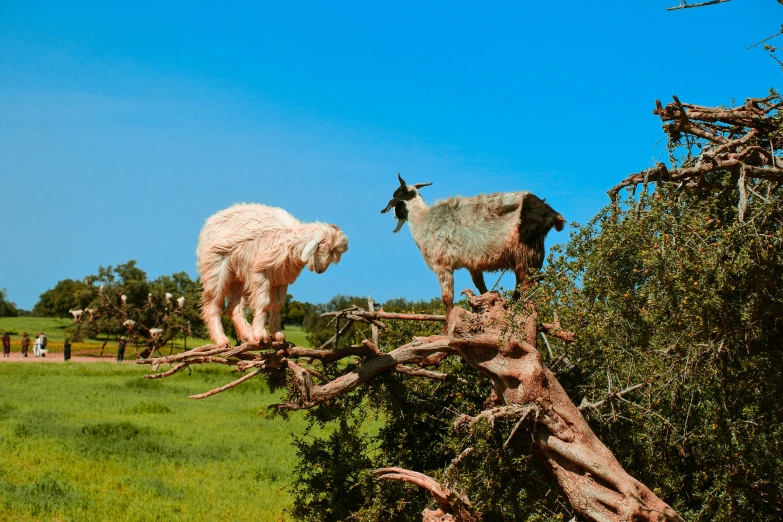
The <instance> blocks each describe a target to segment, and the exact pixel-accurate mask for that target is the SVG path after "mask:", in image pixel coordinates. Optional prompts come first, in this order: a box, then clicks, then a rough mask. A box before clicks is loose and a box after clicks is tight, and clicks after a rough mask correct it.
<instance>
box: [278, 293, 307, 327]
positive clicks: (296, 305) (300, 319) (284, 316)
mask: <svg viewBox="0 0 783 522" xmlns="http://www.w3.org/2000/svg"><path fill="white" fill-rule="evenodd" d="M314 307H315V305H314V304H312V303H306V302H302V301H295V300H294V296H292V295H291V294H288V295H286V299H285V304H284V305H283V308H282V310H281V311H280V319H281V321H282V323H283V326H285V325H288V324H290V325H297V326H302V325H303V324H304V322H305V317H307V315H308V314H309V313H311V312H312V310H313V308H314Z"/></svg>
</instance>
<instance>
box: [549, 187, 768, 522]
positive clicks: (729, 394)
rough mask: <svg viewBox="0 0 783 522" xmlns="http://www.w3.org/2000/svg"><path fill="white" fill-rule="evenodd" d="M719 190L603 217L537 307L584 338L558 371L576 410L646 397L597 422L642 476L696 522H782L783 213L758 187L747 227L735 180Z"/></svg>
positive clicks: (576, 239)
mask: <svg viewBox="0 0 783 522" xmlns="http://www.w3.org/2000/svg"><path fill="white" fill-rule="evenodd" d="M720 181H723V182H724V186H726V187H729V188H725V189H723V190H721V191H719V192H718V193H714V194H708V195H705V194H700V193H693V192H677V191H675V190H673V189H671V188H670V187H666V186H663V187H659V188H658V189H657V190H656V191H655V192H654V193H649V192H647V191H644V192H643V193H642V195H641V196H640V197H639V198H638V200H636V201H634V200H631V199H629V200H628V201H626V202H625V205H624V206H623V207H622V208H621V209H620V210H619V211H618V212H614V211H613V210H612V209H610V208H607V209H605V210H604V211H602V212H601V213H600V214H599V215H598V216H597V217H596V218H595V219H594V220H593V221H592V222H591V223H590V224H589V225H588V226H586V227H584V228H580V229H577V232H576V233H575V234H574V235H573V237H572V240H571V242H570V243H569V245H568V246H567V248H566V249H565V251H564V254H565V255H562V256H557V257H555V256H551V257H550V265H549V269H548V270H547V272H546V274H545V282H544V284H543V285H542V286H540V287H538V288H537V289H536V293H537V295H538V296H539V298H540V300H541V302H542V303H543V305H544V306H542V307H541V310H542V314H543V315H549V316H551V315H552V313H553V312H555V311H556V312H557V313H558V314H559V315H560V318H561V321H562V322H563V324H564V325H565V326H566V327H567V328H569V329H575V330H576V331H577V335H578V341H577V343H576V344H575V345H574V346H572V347H571V348H570V353H569V355H568V359H569V361H568V362H567V363H566V364H565V365H564V367H561V368H559V371H560V373H561V375H560V379H561V382H563V384H565V385H566V386H567V389H568V390H569V391H570V392H571V396H572V397H573V398H574V399H576V400H578V399H579V398H580V395H587V396H588V397H589V398H590V399H596V398H600V396H602V395H603V394H605V393H606V392H607V391H608V390H609V389H610V388H611V390H613V391H619V390H620V389H622V388H624V387H625V386H627V385H631V384H635V383H645V386H644V387H643V388H642V389H640V390H637V391H635V392H633V394H631V395H630V396H627V397H626V399H628V400H627V401H618V402H615V403H613V404H611V405H609V406H604V407H603V408H602V409H601V410H599V411H597V412H593V413H591V414H590V422H591V425H592V426H593V428H594V429H595V430H596V432H597V433H598V435H599V437H600V438H601V439H602V440H603V441H604V442H605V443H606V444H607V445H608V446H609V447H610V449H612V450H613V451H614V452H615V455H616V456H617V457H618V458H619V460H620V461H621V462H622V463H623V464H624V465H625V466H626V468H627V469H628V470H629V472H630V473H631V474H632V475H634V476H636V477H637V478H639V479H640V480H642V482H644V483H646V484H647V485H648V486H650V487H654V488H655V491H656V492H657V493H658V494H659V495H660V496H662V497H663V498H664V499H666V500H667V501H668V502H670V503H671V504H672V506H673V507H674V508H675V509H677V510H678V511H679V512H680V513H681V514H682V515H683V516H684V517H685V518H686V519H688V520H726V521H728V520H771V519H777V518H780V517H781V515H783V490H781V486H780V484H781V483H783V482H782V481H783V473H781V464H783V457H781V455H783V451H781V450H783V439H782V438H781V435H783V430H781V428H780V426H781V425H782V423H783V410H781V408H780V405H779V401H778V397H780V395H781V393H783V362H782V361H781V351H780V342H779V339H780V337H781V335H782V334H783V285H782V284H781V283H783V227H782V226H781V223H783V222H782V221H781V210H783V208H782V207H781V198H780V195H779V193H778V192H777V191H775V190H773V187H771V186H769V184H768V183H767V182H760V181H756V182H748V187H749V189H750V191H751V194H753V195H752V196H751V198H750V211H749V215H748V216H746V219H745V222H744V223H740V222H738V220H737V211H736V206H735V205H736V201H737V200H738V190H737V189H736V186H737V183H736V179H732V177H731V176H729V175H726V176H725V178H724V179H722V180H720ZM559 250H560V249H558V251H559ZM575 281H579V282H581V285H579V286H577V285H576V284H575V283H574V282H575ZM554 344H555V343H553V345H554ZM555 348H556V349H555V352H554V353H553V355H554V357H557V356H558V355H560V354H561V353H562V352H561V350H562V347H558V346H555Z"/></svg>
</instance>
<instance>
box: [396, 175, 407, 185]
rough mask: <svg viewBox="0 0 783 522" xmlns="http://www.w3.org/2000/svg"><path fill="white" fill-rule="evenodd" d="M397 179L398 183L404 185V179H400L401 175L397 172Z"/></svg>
mask: <svg viewBox="0 0 783 522" xmlns="http://www.w3.org/2000/svg"><path fill="white" fill-rule="evenodd" d="M397 179H399V180H400V185H401V186H403V187H404V186H405V180H404V179H402V176H400V173H399V172H398V173H397Z"/></svg>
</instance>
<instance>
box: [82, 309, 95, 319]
mask: <svg viewBox="0 0 783 522" xmlns="http://www.w3.org/2000/svg"><path fill="white" fill-rule="evenodd" d="M84 312H85V313H88V314H90V321H92V320H93V318H94V317H95V308H85V309H84Z"/></svg>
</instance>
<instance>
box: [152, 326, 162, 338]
mask: <svg viewBox="0 0 783 522" xmlns="http://www.w3.org/2000/svg"><path fill="white" fill-rule="evenodd" d="M162 333H163V328H150V338H151V339H157V338H158V337H160V334H162Z"/></svg>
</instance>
